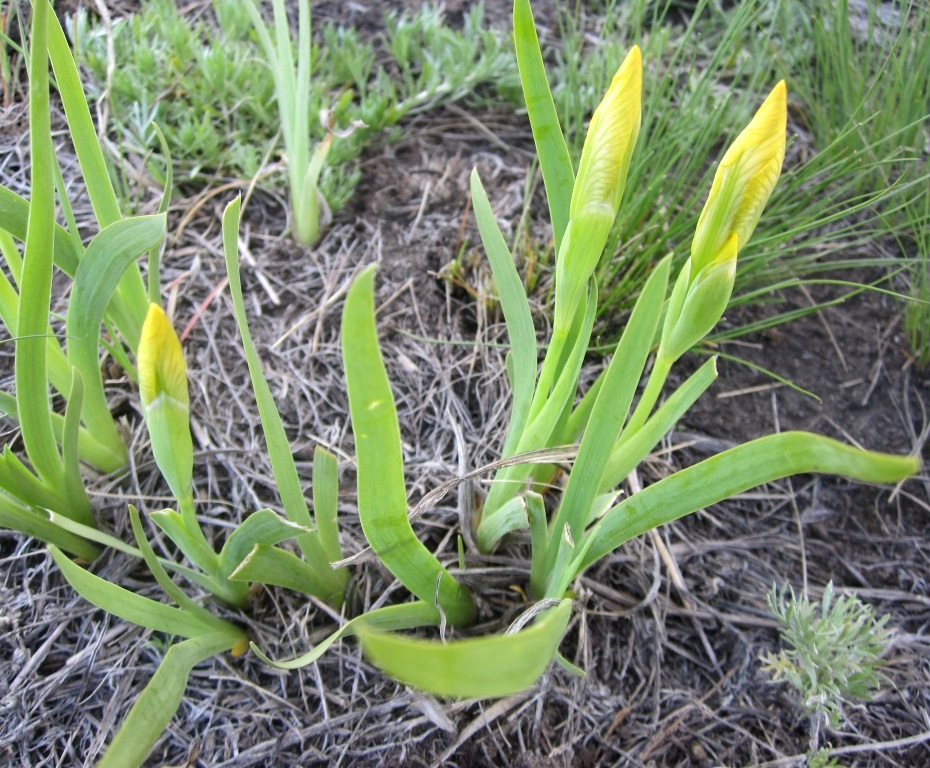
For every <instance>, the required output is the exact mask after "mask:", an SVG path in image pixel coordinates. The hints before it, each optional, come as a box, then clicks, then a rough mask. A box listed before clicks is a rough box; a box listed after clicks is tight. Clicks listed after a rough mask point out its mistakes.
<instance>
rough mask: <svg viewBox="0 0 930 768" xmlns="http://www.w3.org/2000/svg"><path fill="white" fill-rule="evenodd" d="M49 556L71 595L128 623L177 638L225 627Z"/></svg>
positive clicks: (57, 553)
mask: <svg viewBox="0 0 930 768" xmlns="http://www.w3.org/2000/svg"><path fill="white" fill-rule="evenodd" d="M49 552H50V553H51V555H52V559H53V560H54V561H55V563H56V564H57V565H58V567H59V568H60V569H61V572H62V574H64V577H65V578H66V579H67V580H68V583H69V584H70V585H71V586H72V587H73V588H74V590H75V592H77V593H78V594H79V595H80V596H81V597H83V598H84V599H85V600H87V601H88V602H90V603H93V604H94V605H96V606H97V607H98V608H102V609H103V610H105V611H106V612H107V613H112V614H113V615H114V616H119V617H120V618H121V619H125V620H126V621H128V622H131V623H133V624H138V625H139V626H140V627H148V628H149V629H154V630H156V631H158V632H165V633H167V634H169V635H180V636H181V637H196V636H197V635H203V634H211V633H214V632H216V631H217V626H218V624H219V625H220V626H226V622H223V621H222V620H221V619H215V621H211V622H208V621H206V620H205V619H204V618H203V617H202V616H199V615H194V614H192V613H189V612H188V611H184V610H182V609H180V608H174V607H173V606H170V605H165V604H164V603H159V602H156V601H155V600H150V599H149V598H147V597H142V596H141V595H137V594H136V593H135V592H130V591H129V590H128V589H124V588H123V587H120V586H118V585H116V584H112V583H110V582H109V581H107V580H106V579H101V578H100V577H99V576H97V575H95V574H93V573H91V572H90V571H88V570H86V569H84V568H81V566H79V565H77V564H76V563H74V562H72V561H71V559H70V558H68V557H67V556H66V555H65V554H63V553H62V552H61V550H59V549H58V548H57V547H54V546H50V547H49ZM229 626H231V625H229Z"/></svg>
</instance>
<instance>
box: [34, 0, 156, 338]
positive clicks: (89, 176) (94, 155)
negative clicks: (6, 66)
mask: <svg viewBox="0 0 930 768" xmlns="http://www.w3.org/2000/svg"><path fill="white" fill-rule="evenodd" d="M47 1H48V0H42V2H46V3H47ZM48 53H49V58H50V59H51V62H52V68H53V69H54V70H55V81H56V83H57V85H58V92H59V94H60V95H61V102H62V105H63V106H64V108H65V114H66V116H67V118H68V133H69V136H70V138H71V141H72V143H73V144H74V149H75V152H76V153H77V156H78V162H79V163H80V166H81V175H82V176H83V177H84V183H85V185H86V187H87V194H88V196H89V197H90V200H91V205H92V206H93V208H94V215H95V216H96V217H97V223H98V225H99V227H100V229H101V230H103V229H105V228H106V227H108V226H109V225H110V224H113V223H115V222H117V221H119V220H120V219H121V218H122V214H121V212H120V209H119V201H118V200H117V197H116V192H115V190H114V189H113V182H112V181H111V180H110V175H109V173H108V171H107V162H106V159H105V157H104V154H103V149H102V147H101V146H100V140H99V139H98V138H97V128H96V126H95V124H94V121H93V118H92V117H91V114H90V108H89V107H88V106H87V99H86V98H85V96H84V89H83V88H82V86H81V78H80V75H79V73H78V69H77V65H76V64H75V62H74V56H73V55H72V54H71V49H70V47H69V46H68V40H67V38H66V37H65V33H64V30H63V29H62V28H61V24H60V23H59V21H58V17H57V16H56V15H55V14H51V15H50V18H49V24H48ZM145 296H146V294H145V284H144V283H143V282H142V275H141V273H140V272H139V269H138V267H137V266H135V265H132V264H130V265H129V268H128V269H127V270H126V271H125V272H124V273H121V279H120V284H119V290H118V300H117V302H116V306H115V307H114V316H115V318H116V319H117V321H118V325H119V329H120V333H121V334H122V335H123V337H124V338H125V339H126V342H127V343H128V344H129V347H130V349H132V350H133V351H135V349H136V344H137V343H138V342H139V331H140V330H141V328H142V319H143V317H144V316H145V308H146V306H147V304H146V301H145Z"/></svg>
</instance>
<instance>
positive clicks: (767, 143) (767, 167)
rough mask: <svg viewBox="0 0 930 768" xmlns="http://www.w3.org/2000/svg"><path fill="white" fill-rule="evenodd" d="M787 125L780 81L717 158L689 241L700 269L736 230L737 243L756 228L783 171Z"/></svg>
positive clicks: (785, 101)
mask: <svg viewBox="0 0 930 768" xmlns="http://www.w3.org/2000/svg"><path fill="white" fill-rule="evenodd" d="M787 124H788V91H787V88H786V86H785V81H784V80H782V81H781V82H779V83H778V85H776V86H775V87H774V88H773V89H772V92H771V93H770V94H769V96H768V98H767V99H766V100H765V101H764V102H763V103H762V106H761V107H759V110H758V111H757V112H756V114H755V116H754V117H753V118H752V120H751V121H750V123H749V125H747V126H746V128H745V129H743V132H742V133H740V135H739V136H737V137H736V140H735V141H734V142H733V144H732V145H731V146H730V148H729V149H728V150H727V152H726V154H725V155H724V156H723V160H721V161H720V165H719V167H718V168H717V173H716V174H715V175H714V182H713V184H712V186H711V190H710V194H709V195H708V196H707V203H706V204H705V205H704V210H703V211H702V212H701V218H700V219H699V220H698V224H697V228H696V230H695V234H694V242H693V243H692V246H691V256H692V258H693V259H694V261H695V264H696V265H697V268H698V270H700V268H701V267H702V266H704V265H705V264H707V263H708V262H709V261H711V260H713V259H714V258H715V257H716V255H717V254H718V253H720V251H721V250H722V248H723V246H724V244H725V243H726V241H727V239H728V238H729V237H730V236H731V235H732V234H736V235H737V236H738V238H739V244H740V246H743V245H745V244H746V242H747V241H748V240H749V238H750V236H751V235H752V232H753V230H754V229H755V228H756V223H757V222H758V221H759V217H760V216H761V215H762V210H763V208H765V204H766V203H767V202H768V199H769V196H770V195H771V194H772V190H774V189H775V184H776V182H777V181H778V176H779V174H780V173H781V167H782V163H783V162H784V159H785V136H786V132H787Z"/></svg>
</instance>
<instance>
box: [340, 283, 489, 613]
mask: <svg viewBox="0 0 930 768" xmlns="http://www.w3.org/2000/svg"><path fill="white" fill-rule="evenodd" d="M374 278H375V268H374V265H372V266H370V267H368V268H367V269H365V270H364V271H363V272H362V273H361V274H360V275H359V276H358V277H357V278H356V279H355V282H354V283H353V284H352V287H351V288H350V289H349V295H348V297H347V298H346V304H345V309H344V311H343V315H342V359H343V364H344V365H345V372H346V387H347V389H348V393H349V410H350V412H351V415H352V432H353V434H354V435H355V450H356V457H357V458H356V461H357V463H358V511H359V517H360V519H361V522H362V529H363V530H364V532H365V537H366V538H367V539H368V543H369V544H371V548H372V549H373V550H374V551H375V553H376V554H377V555H378V557H379V558H380V559H381V561H382V562H383V563H384V565H385V566H387V568H388V569H389V570H390V571H391V573H393V574H394V575H395V576H396V577H397V578H398V579H399V580H400V581H401V583H402V584H403V585H404V586H405V587H407V589H409V590H410V591H411V592H413V594H415V595H416V596H417V597H418V598H420V600H422V601H423V602H425V603H427V604H432V603H433V602H434V601H437V600H438V605H439V607H440V608H441V610H443V611H444V612H445V614H446V618H447V619H448V621H449V622H450V623H451V624H453V625H456V624H469V623H471V622H472V621H474V619H475V615H476V610H475V604H474V601H473V599H472V597H471V594H470V593H469V592H468V590H467V589H466V588H465V587H463V586H462V585H460V584H458V583H457V582H456V581H455V579H453V578H452V576H451V575H450V574H449V572H448V571H447V570H446V569H445V568H444V567H443V566H442V564H441V563H440V562H439V560H437V559H436V557H435V556H433V554H432V553H431V552H430V551H429V550H428V549H427V548H426V547H425V546H424V545H423V543H422V542H421V541H420V540H419V539H418V538H417V537H416V534H415V533H414V532H413V528H412V527H411V525H410V521H409V520H408V518H407V492H406V488H405V484H404V459H403V453H402V450H401V443H400V427H399V425H398V423H397V409H396V408H395V406H394V395H393V393H392V392H391V385H390V382H389V381H388V376H387V371H386V370H385V367H384V361H383V360H382V358H381V349H380V347H379V345H378V333H377V330H376V328H375V304H374V301H375V300H374Z"/></svg>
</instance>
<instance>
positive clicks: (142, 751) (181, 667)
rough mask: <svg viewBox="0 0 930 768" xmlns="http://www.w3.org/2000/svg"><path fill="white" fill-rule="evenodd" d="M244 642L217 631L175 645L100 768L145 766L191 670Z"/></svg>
mask: <svg viewBox="0 0 930 768" xmlns="http://www.w3.org/2000/svg"><path fill="white" fill-rule="evenodd" d="M241 642H242V636H237V635H236V634H234V633H229V632H216V633H212V634H207V635H199V636H197V637H192V638H190V639H189V640H184V641H182V642H180V643H176V644H175V645H172V646H171V647H170V648H169V649H168V652H167V653H166V654H165V658H164V659H162V662H161V664H160V665H159V666H158V670H157V671H156V672H155V674H154V675H153V676H152V679H151V680H150V681H149V683H148V685H146V686H145V688H144V689H143V691H142V693H141V694H139V698H138V699H136V701H135V703H134V704H133V705H132V707H131V708H130V710H129V714H127V715H126V719H125V720H123V722H122V724H121V725H120V729H119V731H117V733H116V736H114V737H113V741H112V742H111V743H110V746H109V747H107V751H106V753H105V754H104V756H103V758H102V759H101V760H100V762H99V763H97V768H138V767H139V766H141V765H142V764H143V763H144V762H145V758H146V757H148V754H149V752H151V750H152V747H154V746H155V742H157V741H158V739H159V737H160V736H161V735H162V733H163V732H164V731H165V729H166V728H167V727H168V724H169V723H170V722H171V718H172V717H174V715H175V713H176V712H177V711H178V707H180V706H181V699H182V697H183V696H184V689H185V688H187V681H188V678H189V677H190V673H191V670H193V668H194V667H195V666H196V665H197V664H200V663H201V662H202V661H205V660H206V659H209V658H210V657H211V656H216V655H217V654H219V653H223V652H224V651H229V650H233V649H234V648H235V647H236V646H237V645H238V644H239V643H241Z"/></svg>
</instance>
